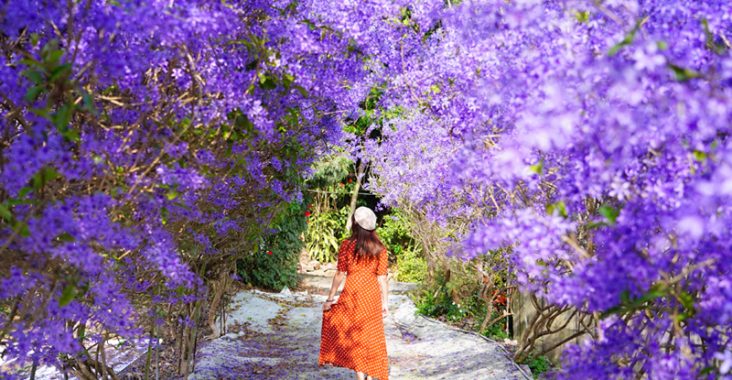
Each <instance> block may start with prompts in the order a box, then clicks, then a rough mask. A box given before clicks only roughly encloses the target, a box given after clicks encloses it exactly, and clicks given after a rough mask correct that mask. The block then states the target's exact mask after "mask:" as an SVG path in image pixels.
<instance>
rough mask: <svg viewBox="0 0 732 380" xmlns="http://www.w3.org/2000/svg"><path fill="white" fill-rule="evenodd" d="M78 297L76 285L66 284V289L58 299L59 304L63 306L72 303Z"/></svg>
mask: <svg viewBox="0 0 732 380" xmlns="http://www.w3.org/2000/svg"><path fill="white" fill-rule="evenodd" d="M75 297H76V286H74V285H71V284H69V285H66V286H65V287H64V290H63V291H62V292H61V298H59V299H58V305H59V306H61V307H63V306H66V305H68V304H69V303H71V301H73V300H74V298H75Z"/></svg>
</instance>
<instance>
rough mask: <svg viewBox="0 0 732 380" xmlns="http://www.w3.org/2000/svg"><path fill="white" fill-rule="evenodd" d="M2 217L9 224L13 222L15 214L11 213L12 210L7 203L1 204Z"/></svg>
mask: <svg viewBox="0 0 732 380" xmlns="http://www.w3.org/2000/svg"><path fill="white" fill-rule="evenodd" d="M0 217H2V218H3V219H4V220H5V221H6V222H8V223H10V222H11V221H12V220H13V213H12V212H11V211H10V208H9V207H8V205H7V204H5V203H0Z"/></svg>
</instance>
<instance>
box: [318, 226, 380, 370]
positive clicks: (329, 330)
mask: <svg viewBox="0 0 732 380" xmlns="http://www.w3.org/2000/svg"><path fill="white" fill-rule="evenodd" d="M355 247H356V242H355V241H350V240H345V241H343V243H341V247H340V249H339V250H338V271H340V272H347V273H348V275H347V277H346V285H345V286H344V287H343V291H342V292H341V295H340V297H338V302H336V303H335V304H333V306H331V308H330V310H328V311H324V312H323V328H322V332H321V338H320V358H319V359H318V365H324V364H331V365H334V366H338V367H345V368H350V369H353V370H355V371H359V372H363V373H365V374H366V375H368V376H371V377H375V378H378V379H379V380H388V379H389V362H388V359H387V355H386V337H385V336H384V321H383V319H382V316H381V289H380V288H379V283H378V281H377V280H376V276H378V275H386V269H387V253H386V249H384V250H383V251H382V252H381V254H380V255H379V257H378V258H377V259H373V260H367V259H362V260H360V261H357V260H356V259H355V258H354V257H353V253H354V249H355Z"/></svg>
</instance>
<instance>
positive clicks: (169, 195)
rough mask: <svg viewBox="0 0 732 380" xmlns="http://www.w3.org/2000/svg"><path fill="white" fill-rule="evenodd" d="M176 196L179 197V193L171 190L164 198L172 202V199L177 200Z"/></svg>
mask: <svg viewBox="0 0 732 380" xmlns="http://www.w3.org/2000/svg"><path fill="white" fill-rule="evenodd" d="M178 195H180V194H179V193H178V192H177V191H175V190H172V189H171V190H170V191H168V192H167V193H166V194H165V197H166V198H167V199H168V200H169V201H172V200H173V199H175V198H178Z"/></svg>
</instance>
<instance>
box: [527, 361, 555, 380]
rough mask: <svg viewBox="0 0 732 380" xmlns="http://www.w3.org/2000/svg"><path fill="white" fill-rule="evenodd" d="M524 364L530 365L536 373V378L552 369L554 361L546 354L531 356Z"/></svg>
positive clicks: (533, 372) (534, 373)
mask: <svg viewBox="0 0 732 380" xmlns="http://www.w3.org/2000/svg"><path fill="white" fill-rule="evenodd" d="M524 364H526V365H528V366H529V368H530V369H531V373H532V374H533V375H534V379H538V378H540V377H541V375H542V374H544V373H546V372H548V371H549V370H550V369H552V363H551V361H549V358H547V357H546V356H538V357H533V356H531V357H529V358H528V359H527V360H526V362H525V363H524Z"/></svg>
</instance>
